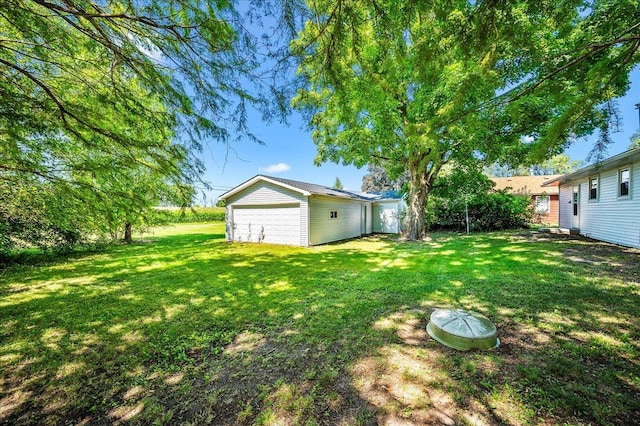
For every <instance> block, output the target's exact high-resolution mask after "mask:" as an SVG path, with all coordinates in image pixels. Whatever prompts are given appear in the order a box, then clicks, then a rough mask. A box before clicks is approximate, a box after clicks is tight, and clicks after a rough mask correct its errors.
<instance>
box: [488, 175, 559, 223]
mask: <svg viewBox="0 0 640 426" xmlns="http://www.w3.org/2000/svg"><path fill="white" fill-rule="evenodd" d="M560 176H562V175H547V176H512V177H494V178H491V180H492V181H493V182H494V183H495V187H494V189H496V190H506V191H507V192H509V193H512V194H527V195H530V196H531V199H532V200H533V203H534V205H535V206H536V220H537V221H538V222H540V223H546V224H549V225H556V226H557V225H558V218H559V207H558V205H559V204H558V203H559V194H558V187H556V186H549V187H543V186H542V185H543V184H544V183H545V182H547V181H549V180H551V179H556V178H559V177H560Z"/></svg>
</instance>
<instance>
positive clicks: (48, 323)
mask: <svg viewBox="0 0 640 426" xmlns="http://www.w3.org/2000/svg"><path fill="white" fill-rule="evenodd" d="M584 244H585V242H584V241H583V240H553V241H548V240H534V239H532V238H530V237H528V236H519V235H514V234H504V233H498V234H482V235H478V236H471V237H466V236H465V237H462V236H458V237H455V238H454V237H452V236H450V235H442V236H437V237H436V238H435V239H434V241H432V242H431V243H428V244H414V243H402V242H395V241H391V240H388V239H385V238H372V239H370V240H365V241H349V242H345V243H342V244H337V245H330V246H322V247H316V248H313V249H302V248H293V247H281V246H270V245H265V244H228V243H225V242H222V241H221V238H220V235H216V236H215V237H214V238H212V236H211V235H210V234H197V233H196V234H190V235H188V236H185V237H184V238H180V237H175V238H170V239H164V238H163V239H158V242H156V243H154V244H148V245H139V246H128V247H119V248H118V249H117V250H115V251H113V252H108V253H100V254H95V255H94V254H92V255H90V256H87V257H85V258H77V259H73V261H70V262H61V263H54V264H51V265H48V267H46V268H44V267H43V268H40V269H33V270H26V271H23V270H20V271H15V273H13V274H12V273H9V274H5V275H4V276H2V277H1V278H0V297H1V298H0V305H1V308H2V309H1V313H0V321H1V322H2V324H3V326H4V327H3V332H2V335H1V337H2V345H1V346H0V356H1V357H2V358H1V359H2V360H3V364H4V365H5V366H6V368H3V372H2V373H1V375H0V376H1V379H2V382H1V383H2V387H1V390H0V406H2V407H3V409H1V410H0V420H2V421H3V422H6V423H14V424H35V423H38V424H47V423H51V424H57V423H63V422H65V421H72V422H78V423H82V422H88V423H96V424H112V423H115V424H117V423H122V422H132V423H148V422H150V421H152V420H159V422H161V423H162V422H164V423H172V422H179V423H187V422H192V423H207V424H242V423H246V424H251V423H262V424H298V423H304V422H306V421H308V420H312V419H313V420H314V421H316V422H317V423H320V424H341V423H342V424H378V423H382V424H385V423H396V424H425V423H434V422H435V423H445V424H449V423H450V424H456V423H461V422H465V421H466V422H480V423H485V424H521V423H533V422H535V420H536V419H538V420H539V419H545V421H551V420H553V419H562V420H563V421H567V422H577V423H589V422H595V423H599V422H602V423H606V422H609V423H626V424H631V423H633V422H634V421H635V420H634V419H637V418H638V417H637V413H638V410H639V405H638V398H637V397H635V398H634V397H633V395H636V396H637V395H638V393H639V390H640V386H639V384H638V381H637V377H640V371H639V366H638V361H637V359H638V358H637V357H635V358H634V357H633V356H631V355H634V354H636V355H637V354H638V352H640V347H639V346H638V338H637V337H638V333H639V329H640V327H639V324H638V311H637V300H638V287H637V281H633V280H629V279H628V278H629V270H625V272H623V273H620V272H619V271H620V268H602V264H595V263H588V262H587V263H584V262H582V263H579V262H578V263H577V262H575V261H574V260H572V259H570V258H569V257H568V256H564V257H563V256H562V253H566V252H567V250H569V253H572V252H571V251H572V250H573V251H577V250H578V251H581V252H582V253H583V252H584V250H583V249H584ZM611 250H612V252H611V253H609V255H610V256H612V257H614V258H616V259H618V261H619V262H620V261H624V259H626V258H625V256H630V258H629V259H627V260H629V261H630V262H633V261H637V254H635V253H633V252H632V253H620V252H619V251H623V250H622V249H620V250H619V251H616V249H615V248H613V249H611ZM599 255H600V256H605V257H606V254H603V253H600V254H599ZM634 256H635V257H634ZM439 307H460V308H465V309H471V310H477V311H479V312H482V313H484V314H485V315H488V316H489V317H490V318H492V319H493V320H494V321H495V322H496V325H497V327H498V330H499V337H500V338H501V340H502V345H501V347H500V348H499V349H497V350H494V351H490V352H470V353H460V352H456V351H454V350H452V349H449V348H445V347H442V346H441V345H439V344H438V343H436V342H434V341H432V340H430V339H428V336H427V335H426V333H425V331H424V327H425V326H426V322H427V321H428V317H429V315H430V313H431V311H432V310H433V309H437V308H439ZM611 366H614V368H611ZM563 389H564V390H563ZM607 404H608V405H607Z"/></svg>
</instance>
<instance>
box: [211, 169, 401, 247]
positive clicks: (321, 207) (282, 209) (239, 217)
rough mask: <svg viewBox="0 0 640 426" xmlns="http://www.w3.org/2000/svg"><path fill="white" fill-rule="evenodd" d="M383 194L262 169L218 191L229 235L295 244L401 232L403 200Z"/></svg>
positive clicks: (240, 239) (232, 238) (229, 237)
mask: <svg viewBox="0 0 640 426" xmlns="http://www.w3.org/2000/svg"><path fill="white" fill-rule="evenodd" d="M380 198H381V196H379V195H375V194H363V193H357V192H352V191H346V190H340V189H334V188H329V187H325V186H322V185H315V184H310V183H305V182H298V181H293V180H289V179H281V178H275V177H270V176H263V175H258V176H255V177H253V178H251V179H249V180H248V181H246V182H244V183H242V184H241V185H239V186H237V187H235V188H233V189H232V190H230V191H228V192H226V193H224V194H223V195H221V196H220V199H221V200H224V201H225V202H226V206H227V207H226V209H227V210H226V238H227V241H238V242H265V243H273V244H287V245H295V246H311V245H316V244H323V243H328V242H331V241H339V240H344V239H348V238H354V237H359V236H361V235H365V234H371V233H372V232H386V233H397V232H398V231H399V228H400V226H399V221H398V217H399V212H401V211H402V209H403V207H404V202H403V201H402V199H400V198H396V199H389V198H385V199H380ZM378 203H384V206H382V207H381V204H378ZM381 214H382V216H381ZM378 216H380V217H378ZM394 220H395V223H394Z"/></svg>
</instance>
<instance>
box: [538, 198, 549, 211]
mask: <svg viewBox="0 0 640 426" xmlns="http://www.w3.org/2000/svg"><path fill="white" fill-rule="evenodd" d="M550 211H551V206H550V199H549V196H548V195H536V213H538V214H548V213H549V212H550Z"/></svg>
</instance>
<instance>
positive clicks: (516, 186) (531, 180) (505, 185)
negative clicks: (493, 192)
mask: <svg viewBox="0 0 640 426" xmlns="http://www.w3.org/2000/svg"><path fill="white" fill-rule="evenodd" d="M560 176H562V175H546V176H511V177H493V178H491V180H492V181H493V182H495V184H496V185H495V187H494V189H497V190H503V189H505V190H507V191H508V192H511V193H515V194H531V195H540V194H548V195H550V194H557V193H558V188H557V187H554V186H550V187H543V186H542V184H544V183H545V182H547V181H549V180H551V179H556V178H558V177H560Z"/></svg>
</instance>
